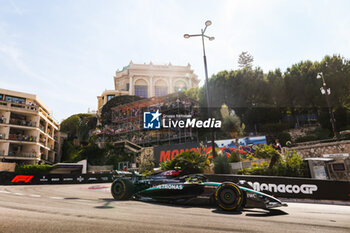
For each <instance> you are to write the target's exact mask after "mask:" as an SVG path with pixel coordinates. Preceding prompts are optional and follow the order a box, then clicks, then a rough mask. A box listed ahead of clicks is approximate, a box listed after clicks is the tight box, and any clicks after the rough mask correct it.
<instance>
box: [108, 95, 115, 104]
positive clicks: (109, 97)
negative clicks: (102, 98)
mask: <svg viewBox="0 0 350 233" xmlns="http://www.w3.org/2000/svg"><path fill="white" fill-rule="evenodd" d="M114 97H115V96H114V95H107V102H108V101H110V100H111V99H113V98H114Z"/></svg>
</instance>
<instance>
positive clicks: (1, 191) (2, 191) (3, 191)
mask: <svg viewBox="0 0 350 233" xmlns="http://www.w3.org/2000/svg"><path fill="white" fill-rule="evenodd" d="M0 193H10V192H7V191H5V190H0Z"/></svg>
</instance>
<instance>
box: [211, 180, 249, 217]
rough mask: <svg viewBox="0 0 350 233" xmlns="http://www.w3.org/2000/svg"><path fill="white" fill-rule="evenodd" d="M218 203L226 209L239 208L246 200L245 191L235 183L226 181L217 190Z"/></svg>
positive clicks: (216, 200)
mask: <svg viewBox="0 0 350 233" xmlns="http://www.w3.org/2000/svg"><path fill="white" fill-rule="evenodd" d="M214 197H215V202H216V205H217V206H218V207H219V208H220V209H222V210H225V211H235V210H239V209H240V208H241V207H242V206H243V203H244V202H245V200H244V193H243V191H242V190H241V189H240V188H239V187H238V186H237V185H236V184H234V183H231V182H224V183H222V184H221V185H220V186H219V187H218V188H217V189H216V191H215V194H214Z"/></svg>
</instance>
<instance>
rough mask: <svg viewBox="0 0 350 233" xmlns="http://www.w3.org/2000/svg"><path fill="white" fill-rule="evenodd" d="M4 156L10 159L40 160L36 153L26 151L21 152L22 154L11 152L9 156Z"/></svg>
mask: <svg viewBox="0 0 350 233" xmlns="http://www.w3.org/2000/svg"><path fill="white" fill-rule="evenodd" d="M0 156H1V154H0ZM2 156H4V157H5V158H10V159H38V158H39V156H38V155H37V154H36V153H34V152H25V151H21V152H16V151H9V152H8V155H2Z"/></svg>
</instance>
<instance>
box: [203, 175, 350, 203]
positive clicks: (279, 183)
mask: <svg viewBox="0 0 350 233" xmlns="http://www.w3.org/2000/svg"><path fill="white" fill-rule="evenodd" d="M205 176H206V177H207V178H208V179H209V180H210V181H216V182H224V181H231V182H234V183H238V182H239V181H246V182H247V183H248V184H250V185H251V186H252V187H253V188H254V190H256V191H260V192H264V193H267V194H271V195H273V196H275V197H282V198H283V197H284V198H306V199H322V200H342V201H350V182H349V181H335V180H318V179H309V178H296V177H279V176H276V177H273V176H244V175H212V174H206V175H205Z"/></svg>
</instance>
